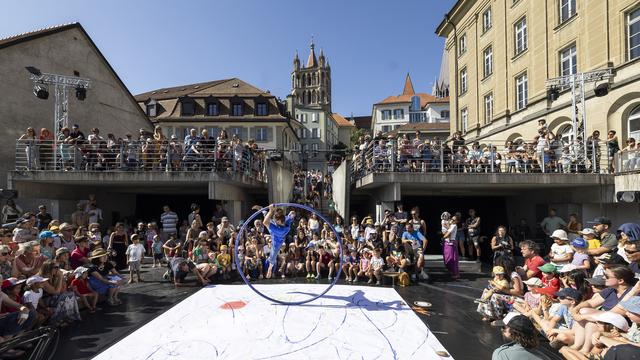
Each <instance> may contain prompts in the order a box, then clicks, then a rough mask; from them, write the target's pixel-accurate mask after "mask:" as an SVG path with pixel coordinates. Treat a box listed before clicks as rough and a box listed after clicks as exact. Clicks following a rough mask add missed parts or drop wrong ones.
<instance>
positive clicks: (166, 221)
mask: <svg viewBox="0 0 640 360" xmlns="http://www.w3.org/2000/svg"><path fill="white" fill-rule="evenodd" d="M160 222H161V223H162V231H163V232H176V231H177V226H178V215H177V214H176V213H174V212H173V211H169V212H164V213H162V215H160Z"/></svg>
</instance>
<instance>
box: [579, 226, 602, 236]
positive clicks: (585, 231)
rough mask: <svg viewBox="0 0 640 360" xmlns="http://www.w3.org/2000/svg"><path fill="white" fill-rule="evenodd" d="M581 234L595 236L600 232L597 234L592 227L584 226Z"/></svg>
mask: <svg viewBox="0 0 640 360" xmlns="http://www.w3.org/2000/svg"><path fill="white" fill-rule="evenodd" d="M580 234H581V235H593V236H596V235H598V234H596V231H595V230H593V229H592V228H584V229H582V231H581V232H580Z"/></svg>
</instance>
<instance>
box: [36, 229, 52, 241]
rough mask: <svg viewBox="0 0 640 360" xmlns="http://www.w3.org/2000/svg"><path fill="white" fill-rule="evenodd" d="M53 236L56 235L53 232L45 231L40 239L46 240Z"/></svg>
mask: <svg viewBox="0 0 640 360" xmlns="http://www.w3.org/2000/svg"><path fill="white" fill-rule="evenodd" d="M53 235H54V234H53V231H49V230H45V231H43V232H41V233H40V235H39V237H40V239H46V238H50V237H53Z"/></svg>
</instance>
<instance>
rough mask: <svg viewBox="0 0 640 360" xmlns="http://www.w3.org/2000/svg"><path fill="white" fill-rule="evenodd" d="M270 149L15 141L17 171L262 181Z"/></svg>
mask: <svg viewBox="0 0 640 360" xmlns="http://www.w3.org/2000/svg"><path fill="white" fill-rule="evenodd" d="M272 155H273V154H272V151H270V150H265V149H258V148H249V147H248V146H246V145H243V144H240V145H238V144H232V143H231V142H218V141H214V140H210V141H209V140H201V141H194V142H192V143H190V144H185V143H184V142H182V141H168V140H154V139H147V140H145V141H137V140H136V141H120V142H117V141H95V140H83V141H75V140H74V141H58V142H57V145H56V143H55V142H54V141H53V140H31V139H30V140H17V141H16V153H15V159H16V160H15V170H17V171H102V172H105V171H106V172H112V171H164V172H171V171H189V172H218V173H226V174H242V175H247V176H251V177H253V178H254V179H256V180H258V181H263V182H264V181H266V171H265V169H266V160H267V159H268V158H270V157H271V156H272Z"/></svg>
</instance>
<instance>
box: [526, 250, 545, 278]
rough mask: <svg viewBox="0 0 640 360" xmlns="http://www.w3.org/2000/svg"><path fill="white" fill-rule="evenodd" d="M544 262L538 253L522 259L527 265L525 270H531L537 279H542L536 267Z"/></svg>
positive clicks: (540, 272)
mask: <svg viewBox="0 0 640 360" xmlns="http://www.w3.org/2000/svg"><path fill="white" fill-rule="evenodd" d="M544 264H545V262H544V259H543V258H541V257H540V256H539V255H536V256H534V257H532V258H529V259H526V260H525V261H524V265H525V266H526V267H527V270H528V271H529V270H530V271H533V276H534V277H537V278H539V279H542V271H540V270H539V269H538V268H539V267H540V266H542V265H544Z"/></svg>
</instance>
